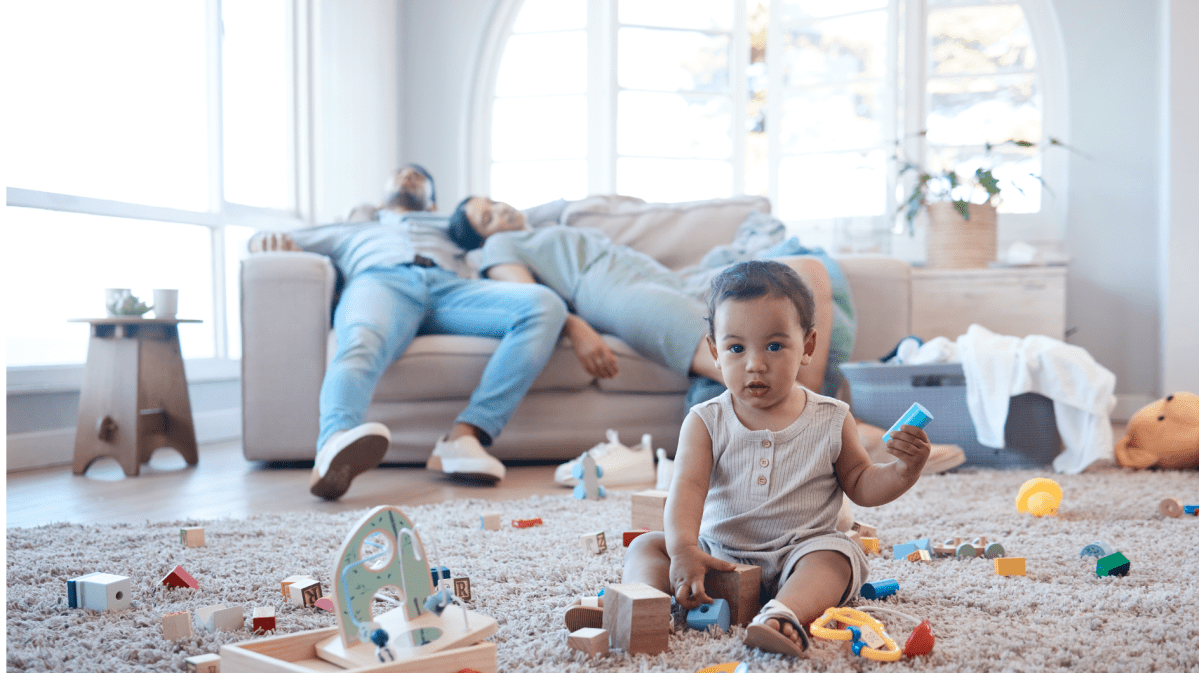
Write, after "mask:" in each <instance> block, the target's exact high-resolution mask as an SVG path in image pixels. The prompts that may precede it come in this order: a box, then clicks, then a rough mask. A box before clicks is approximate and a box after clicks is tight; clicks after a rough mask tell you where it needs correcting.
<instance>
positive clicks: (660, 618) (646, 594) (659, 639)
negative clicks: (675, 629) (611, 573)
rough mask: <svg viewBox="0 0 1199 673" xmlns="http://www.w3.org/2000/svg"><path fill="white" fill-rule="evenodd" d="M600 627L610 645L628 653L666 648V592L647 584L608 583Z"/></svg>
mask: <svg viewBox="0 0 1199 673" xmlns="http://www.w3.org/2000/svg"><path fill="white" fill-rule="evenodd" d="M604 630H605V631H607V632H608V635H609V637H610V639H611V644H612V646H613V647H617V648H620V649H622V650H624V651H625V652H628V653H629V654H637V653H640V652H644V653H645V654H658V653H660V652H665V651H666V650H668V649H669V648H670V642H669V641H670V596H669V595H667V594H664V593H662V592H661V591H658V590H657V589H655V588H653V587H651V586H649V585H647V584H609V585H608V586H607V588H606V589H605V590H604Z"/></svg>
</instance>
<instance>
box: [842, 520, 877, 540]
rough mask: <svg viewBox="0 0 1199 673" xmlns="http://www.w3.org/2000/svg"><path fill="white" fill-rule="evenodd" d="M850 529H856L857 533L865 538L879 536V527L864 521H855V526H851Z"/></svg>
mask: <svg viewBox="0 0 1199 673" xmlns="http://www.w3.org/2000/svg"><path fill="white" fill-rule="evenodd" d="M849 529H850V530H852V531H854V532H855V533H857V534H859V535H861V536H862V537H864V538H865V537H878V529H877V528H875V527H874V526H872V525H870V524H868V523H864V522H862V521H854V522H853V526H850V528H849Z"/></svg>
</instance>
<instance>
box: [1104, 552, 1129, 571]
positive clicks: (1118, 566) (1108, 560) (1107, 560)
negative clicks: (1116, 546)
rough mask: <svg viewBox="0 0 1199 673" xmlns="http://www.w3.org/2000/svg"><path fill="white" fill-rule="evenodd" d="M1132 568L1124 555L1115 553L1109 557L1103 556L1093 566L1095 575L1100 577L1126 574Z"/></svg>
mask: <svg viewBox="0 0 1199 673" xmlns="http://www.w3.org/2000/svg"><path fill="white" fill-rule="evenodd" d="M1131 568H1132V564H1131V563H1129V561H1128V559H1127V558H1125V556H1124V554H1121V553H1120V552H1116V553H1115V554H1112V555H1110V556H1104V557H1103V558H1101V559H1099V561H1098V562H1097V563H1096V564H1095V574H1096V575H1098V576H1100V577H1112V576H1120V577H1123V576H1124V575H1127V574H1128V571H1129V570H1130V569H1131Z"/></svg>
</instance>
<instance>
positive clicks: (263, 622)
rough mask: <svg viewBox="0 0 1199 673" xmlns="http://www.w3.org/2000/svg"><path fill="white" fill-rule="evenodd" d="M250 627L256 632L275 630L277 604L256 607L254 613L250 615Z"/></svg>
mask: <svg viewBox="0 0 1199 673" xmlns="http://www.w3.org/2000/svg"><path fill="white" fill-rule="evenodd" d="M250 627H251V628H252V629H253V630H254V631H255V632H259V631H261V632H263V633H266V632H267V631H274V630H275V606H273V605H265V606H263V607H258V608H254V615H253V616H252V617H250Z"/></svg>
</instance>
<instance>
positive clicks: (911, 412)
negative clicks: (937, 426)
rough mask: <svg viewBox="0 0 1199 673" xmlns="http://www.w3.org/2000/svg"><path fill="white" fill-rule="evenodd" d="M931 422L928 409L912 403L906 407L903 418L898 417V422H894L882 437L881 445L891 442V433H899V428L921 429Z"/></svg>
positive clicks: (917, 403) (931, 417) (931, 416)
mask: <svg viewBox="0 0 1199 673" xmlns="http://www.w3.org/2000/svg"><path fill="white" fill-rule="evenodd" d="M932 420H933V415H932V414H931V413H929V411H928V409H925V408H924V405H922V404H920V403H919V402H912V406H910V407H908V410H907V411H905V412H903V416H900V417H899V420H898V421H895V425H892V426H891V429H890V430H887V432H886V434H884V435H883V443H886V442H889V441H891V433H892V432H899V430H900V428H901V427H902V426H904V425H913V426H915V427H917V428H923V427H924V426H926V425H928V424H929V422H930V421H932Z"/></svg>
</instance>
